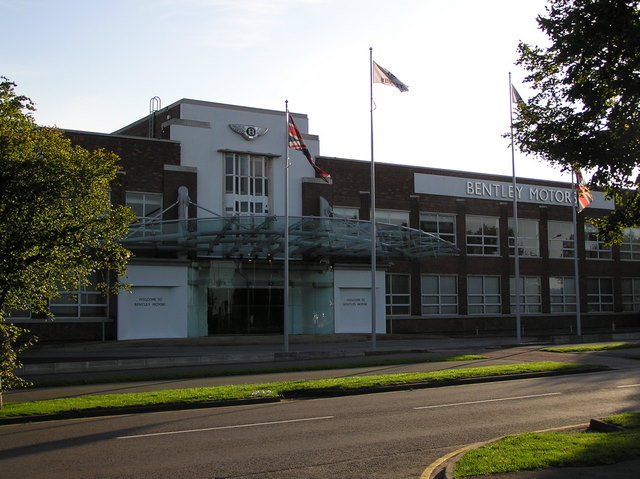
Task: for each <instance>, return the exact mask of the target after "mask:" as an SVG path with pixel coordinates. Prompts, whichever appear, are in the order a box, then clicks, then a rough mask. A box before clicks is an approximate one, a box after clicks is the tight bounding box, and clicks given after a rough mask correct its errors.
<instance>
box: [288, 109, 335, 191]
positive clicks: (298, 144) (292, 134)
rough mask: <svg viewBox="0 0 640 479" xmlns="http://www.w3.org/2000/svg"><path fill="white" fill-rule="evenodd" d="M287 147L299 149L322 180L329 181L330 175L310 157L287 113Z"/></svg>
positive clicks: (298, 131)
mask: <svg viewBox="0 0 640 479" xmlns="http://www.w3.org/2000/svg"><path fill="white" fill-rule="evenodd" d="M289 148H291V149H293V150H300V151H301V152H302V153H303V154H304V156H306V157H307V160H308V161H309V164H310V165H311V166H312V167H313V169H314V170H315V171H316V173H318V174H319V175H320V177H321V178H322V179H323V180H324V181H326V182H327V183H329V180H330V179H331V175H330V174H329V173H327V172H326V171H324V170H322V169H321V168H320V167H319V166H318V165H316V162H315V161H314V160H313V158H312V157H311V153H309V149H308V148H307V145H305V143H304V140H303V139H302V135H301V134H300V130H298V127H297V126H296V124H295V123H294V122H293V117H292V116H291V115H289Z"/></svg>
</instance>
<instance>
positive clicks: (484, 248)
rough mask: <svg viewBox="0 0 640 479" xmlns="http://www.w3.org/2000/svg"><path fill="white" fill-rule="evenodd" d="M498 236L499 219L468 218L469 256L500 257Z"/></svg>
mask: <svg viewBox="0 0 640 479" xmlns="http://www.w3.org/2000/svg"><path fill="white" fill-rule="evenodd" d="M498 235H499V230H498V218H496V217H491V216H467V254H478V255H489V256H497V255H499V254H500V248H499V241H498V237H499V236H498Z"/></svg>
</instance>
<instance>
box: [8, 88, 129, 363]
mask: <svg viewBox="0 0 640 479" xmlns="http://www.w3.org/2000/svg"><path fill="white" fill-rule="evenodd" d="M15 86H16V85H15V84H14V83H12V82H10V81H9V80H7V79H6V78H4V77H0V328H2V329H4V332H3V333H2V334H4V335H5V336H4V337H9V336H11V334H13V333H9V332H7V329H6V328H7V327H8V325H7V324H6V322H5V319H6V318H5V317H6V314H7V313H8V312H10V311H11V310H29V311H32V312H34V313H36V314H40V315H42V316H43V317H47V316H50V312H49V300H50V299H52V298H54V297H56V296H57V295H58V290H70V289H71V290H73V289H75V288H77V287H78V285H79V284H87V283H88V277H89V275H91V274H92V273H94V272H96V271H104V270H107V271H111V272H112V275H111V276H112V277H113V278H116V279H117V278H119V277H120V276H121V275H122V274H123V273H124V271H125V269H126V263H127V259H128V258H129V251H127V250H126V249H125V248H124V247H123V246H122V244H121V239H122V238H123V237H124V236H125V235H126V233H127V227H128V225H129V224H130V223H131V222H133V221H134V219H135V218H134V216H133V213H132V212H131V210H130V209H129V208H127V207H117V206H113V205H112V204H111V202H110V199H109V188H110V184H111V182H112V181H113V180H114V179H115V178H116V174H117V172H118V169H119V167H118V164H117V162H118V157H117V156H116V155H115V154H113V153H108V152H105V151H103V150H96V151H87V150H85V149H83V148H81V147H78V146H73V145H71V143H70V141H69V140H68V139H66V138H64V136H63V135H62V132H60V131H59V130H57V129H55V128H46V127H39V126H38V125H36V123H35V120H34V118H33V116H32V112H33V111H34V106H33V103H32V102H31V100H29V99H28V98H27V97H25V96H21V95H17V94H16V92H15ZM98 286H99V287H101V288H102V289H103V290H104V291H105V292H108V291H112V292H117V290H118V289H119V288H120V286H121V285H120V284H119V283H118V281H117V280H116V281H112V282H111V284H102V285H98ZM7 335H8V336H7ZM10 343H11V341H4V342H3V344H2V347H3V348H5V347H8V346H6V345H8V344H10ZM1 353H2V355H3V356H6V355H7V354H10V353H9V352H7V351H2V352H1Z"/></svg>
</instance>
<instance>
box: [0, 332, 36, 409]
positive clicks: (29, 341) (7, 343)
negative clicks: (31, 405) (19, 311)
mask: <svg viewBox="0 0 640 479" xmlns="http://www.w3.org/2000/svg"><path fill="white" fill-rule="evenodd" d="M27 334H28V331H27V330H26V329H24V328H21V327H19V326H16V325H15V324H0V409H2V407H3V406H4V392H5V391H8V390H10V389H15V388H20V387H26V386H31V382H30V381H26V380H24V379H22V378H21V377H18V376H16V375H15V374H14V373H13V371H14V370H16V369H18V368H20V367H22V363H21V362H20V361H19V360H18V355H19V354H20V353H21V352H22V351H24V350H25V349H27V348H29V347H31V346H33V345H34V344H35V342H36V339H35V338H34V337H27V338H24V337H23V336H25V335H27Z"/></svg>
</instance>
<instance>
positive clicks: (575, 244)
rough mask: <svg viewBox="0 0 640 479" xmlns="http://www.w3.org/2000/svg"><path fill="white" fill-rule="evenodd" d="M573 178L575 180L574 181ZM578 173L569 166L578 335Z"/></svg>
mask: <svg viewBox="0 0 640 479" xmlns="http://www.w3.org/2000/svg"><path fill="white" fill-rule="evenodd" d="M574 179H575V182H574ZM578 184H579V180H578V175H577V174H576V171H575V168H571V189H572V190H573V191H574V192H575V195H576V202H575V204H574V205H573V208H571V210H572V216H573V253H574V254H573V274H574V276H575V280H574V281H575V290H576V334H577V335H578V337H581V336H582V320H581V318H580V267H579V265H578V205H579V202H580V195H579V194H578Z"/></svg>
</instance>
